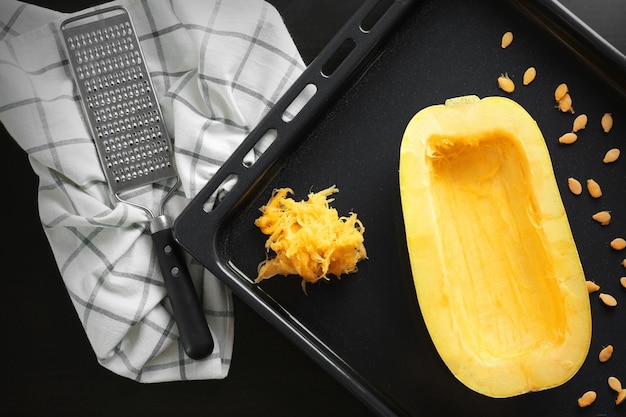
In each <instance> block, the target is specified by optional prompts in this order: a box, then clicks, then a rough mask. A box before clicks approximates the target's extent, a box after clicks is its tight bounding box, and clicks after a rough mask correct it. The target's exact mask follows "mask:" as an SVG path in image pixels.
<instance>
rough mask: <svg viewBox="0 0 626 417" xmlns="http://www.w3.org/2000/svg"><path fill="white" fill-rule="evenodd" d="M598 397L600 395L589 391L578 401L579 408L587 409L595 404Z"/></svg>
mask: <svg viewBox="0 0 626 417" xmlns="http://www.w3.org/2000/svg"><path fill="white" fill-rule="evenodd" d="M597 397H598V395H597V394H596V392H595V391H587V392H585V393H584V394H583V395H582V396H581V397H580V398H579V399H578V406H579V407H587V406H589V405H591V404H593V402H594V401H595V400H596V398H597Z"/></svg>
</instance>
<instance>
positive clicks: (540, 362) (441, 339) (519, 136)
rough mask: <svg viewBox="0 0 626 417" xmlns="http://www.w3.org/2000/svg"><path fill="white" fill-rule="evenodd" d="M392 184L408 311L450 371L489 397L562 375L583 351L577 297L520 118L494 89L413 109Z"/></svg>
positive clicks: (571, 265)
mask: <svg viewBox="0 0 626 417" xmlns="http://www.w3.org/2000/svg"><path fill="white" fill-rule="evenodd" d="M400 191H401V197H402V208H403V216H404V222H405V227H406V235H407V245H408V251H409V256H410V261H411V269H412V272H413V280H414V285H415V290H416V294H417V297H418V301H419V305H420V309H421V311H422V315H423V317H424V321H425V323H426V326H427V328H428V331H429V333H430V336H431V338H432V340H433V343H434V345H435V347H436V349H437V351H438V352H439V354H440V356H441V358H442V359H443V361H444V362H445V363H446V365H447V366H448V368H449V369H450V371H451V372H452V373H453V374H454V375H455V376H456V377H457V378H458V379H459V380H460V381H461V382H462V383H464V384H465V385H466V386H468V387H469V388H471V389H473V390H475V391H477V392H479V393H482V394H485V395H488V396H491V397H509V396H513V395H518V394H522V393H525V392H529V391H537V390H542V389H546V388H550V387H554V386H557V385H560V384H562V383H564V382H565V381H567V380H569V379H570V378H571V377H572V376H573V375H574V374H575V373H576V372H577V370H578V369H579V368H580V366H581V365H582V363H583V362H584V360H585V357H586V355H587V352H588V349H589V343H590V339H591V313H590V306H589V298H588V292H587V289H586V285H585V277H584V273H583V269H582V266H581V264H580V260H579V258H578V252H577V250H576V246H575V244H574V240H573V237H572V234H571V231H570V228H569V222H568V220H567V216H566V214H565V210H564V208H563V204H562V201H561V197H560V194H559V190H558V188H557V185H556V181H555V179H554V173H553V170H552V164H551V161H550V157H549V154H548V151H547V148H546V145H545V141H544V139H543V136H542V134H541V131H540V130H539V128H538V126H537V124H536V123H535V121H534V120H533V119H532V118H531V116H530V115H529V114H528V113H527V112H526V111H525V110H524V109H523V108H522V107H521V106H519V105H518V104H517V103H515V102H514V101H512V100H510V99H508V98H504V97H488V98H484V99H482V100H479V99H478V97H475V96H469V97H463V98H457V99H452V100H449V101H447V102H446V105H437V106H431V107H428V108H426V109H424V110H422V111H420V112H419V113H418V114H417V115H415V117H414V118H413V119H412V120H411V121H410V123H409V125H408V126H407V129H406V131H405V135H404V138H403V141H402V145H401V152H400Z"/></svg>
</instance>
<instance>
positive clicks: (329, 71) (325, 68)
mask: <svg viewBox="0 0 626 417" xmlns="http://www.w3.org/2000/svg"><path fill="white" fill-rule="evenodd" d="M355 47H356V42H355V41H354V39H346V40H345V41H343V43H342V44H341V45H340V46H339V48H337V50H336V51H335V52H334V53H333V54H332V55H331V57H330V58H328V60H327V61H326V62H325V63H324V65H322V75H324V76H325V77H330V76H331V75H333V73H334V72H335V71H336V70H337V68H339V66H340V65H341V63H342V62H343V61H345V59H346V58H347V57H348V55H350V53H351V52H352V51H353V50H354V48H355Z"/></svg>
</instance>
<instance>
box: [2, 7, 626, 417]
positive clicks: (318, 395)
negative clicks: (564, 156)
mask: <svg viewBox="0 0 626 417" xmlns="http://www.w3.org/2000/svg"><path fill="white" fill-rule="evenodd" d="M100 2H101V1H94V0H91V1H64V2H60V1H52V0H49V1H47V0H38V1H31V3H36V4H39V5H42V6H45V7H50V8H52V9H56V10H60V11H66V12H70V11H77V10H80V9H83V8H85V7H88V6H90V5H94V4H97V3H100ZM561 2H562V3H563V4H564V5H565V6H566V7H568V8H569V9H570V10H571V11H572V12H573V13H574V14H576V15H577V16H579V17H580V18H581V19H582V20H583V21H584V22H586V23H587V24H588V25H589V26H590V27H591V28H592V29H594V30H595V31H597V32H598V33H599V34H600V35H601V36H603V37H604V38H605V39H606V40H607V41H609V42H610V43H611V44H613V45H614V46H615V47H616V48H617V49H619V50H620V51H622V52H623V53H626V2H625V1H624V0H594V1H588V0H561ZM270 3H272V4H274V5H275V6H276V8H277V9H278V10H279V12H280V13H281V14H282V16H283V18H284V20H285V23H286V25H287V27H288V28H289V29H290V31H291V33H292V36H293V38H294V40H295V42H296V44H297V46H298V48H299V49H300V52H301V54H302V56H303V58H304V60H305V62H306V63H309V62H311V61H312V60H313V59H314V58H315V56H316V55H317V54H318V53H319V52H320V50H321V49H322V48H323V47H324V46H325V45H326V43H327V42H328V41H329V40H330V39H331V37H332V36H333V35H334V34H335V33H336V32H337V31H338V30H339V28H340V27H341V26H342V25H343V24H344V22H345V21H346V20H347V19H348V18H349V17H350V16H351V14H352V13H353V12H354V11H355V10H356V9H357V8H358V6H359V5H360V4H361V3H362V0H271V1H270ZM0 87H1V86H0ZM0 135H1V136H2V142H1V144H2V148H3V157H4V158H3V159H4V163H2V164H0V167H1V168H0V169H1V170H2V176H1V177H2V178H3V180H4V181H3V182H4V187H5V190H4V197H3V203H2V206H1V210H2V211H1V213H2V218H3V219H4V220H3V224H4V225H5V228H6V232H7V233H5V237H7V242H5V244H4V245H3V248H4V249H2V251H0V254H1V255H0V256H1V259H2V263H1V264H2V266H3V269H4V271H5V272H4V274H3V275H4V283H3V290H2V295H3V296H2V301H0V315H1V317H2V328H3V337H2V343H1V348H0V349H1V351H2V357H3V359H4V362H5V364H4V366H3V367H2V370H3V376H2V379H3V380H4V388H3V389H2V390H0V393H1V394H0V399H1V401H0V409H2V410H3V412H2V414H3V415H10V416H57V415H59V416H74V415H76V416H96V415H103V416H126V415H128V416H130V415H133V416H144V415H146V416H148V415H149V416H200V415H210V416H368V415H371V412H370V411H369V410H368V409H366V408H365V406H363V405H362V404H361V403H360V402H359V400H357V399H356V398H355V397H354V396H353V395H352V394H351V393H349V392H348V391H347V390H346V389H344V388H343V387H342V386H341V385H339V384H338V383H337V382H336V381H335V380H334V379H333V378H332V377H331V376H330V375H328V374H327V373H326V372H325V371H323V370H322V369H321V368H319V367H318V365H316V364H315V363H313V361H312V360H310V359H309V358H308V357H307V356H306V355H304V353H302V352H301V351H300V350H299V349H298V348H297V347H296V346H295V345H293V344H292V343H291V342H290V341H288V340H287V339H286V338H285V337H284V336H283V335H282V334H280V333H278V332H277V331H276V330H275V329H273V328H272V327H271V326H270V325H269V324H267V323H266V322H265V321H264V319H262V318H260V317H259V316H258V315H257V314H256V313H255V312H253V311H252V310H251V309H250V308H249V307H248V306H246V305H245V304H244V303H243V302H241V301H240V300H238V299H237V298H235V320H236V325H235V347H234V352H233V360H232V365H231V370H230V374H229V376H228V377H227V378H226V379H225V380H217V381H216V380H209V381H191V382H172V383H161V384H140V383H137V382H133V381H130V380H127V379H125V378H122V377H120V376H117V375H115V374H113V373H111V372H110V371H108V370H106V369H105V368H103V367H101V366H100V365H99V364H98V363H97V361H96V358H95V356H94V354H93V352H92V350H91V347H90V345H89V343H88V341H87V338H86V336H85V334H84V331H83V329H82V327H81V325H80V322H79V319H78V317H77V315H76V312H75V310H74V308H73V307H72V305H71V302H70V299H69V296H68V294H67V292H66V290H65V287H64V285H63V282H62V280H61V277H60V275H59V272H58V270H57V267H56V264H55V262H54V259H53V257H52V253H51V251H50V248H49V245H48V242H47V240H46V238H45V235H44V233H43V230H42V227H41V224H40V222H39V217H38V213H37V195H36V194H37V178H36V177H35V175H34V174H33V172H32V171H31V168H30V165H29V163H28V160H27V157H26V154H25V153H24V152H23V151H22V150H21V149H20V148H19V147H18V146H17V145H16V144H15V142H14V141H13V140H12V139H11V138H10V136H9V135H8V134H7V132H6V130H4V128H3V127H2V126H0Z"/></svg>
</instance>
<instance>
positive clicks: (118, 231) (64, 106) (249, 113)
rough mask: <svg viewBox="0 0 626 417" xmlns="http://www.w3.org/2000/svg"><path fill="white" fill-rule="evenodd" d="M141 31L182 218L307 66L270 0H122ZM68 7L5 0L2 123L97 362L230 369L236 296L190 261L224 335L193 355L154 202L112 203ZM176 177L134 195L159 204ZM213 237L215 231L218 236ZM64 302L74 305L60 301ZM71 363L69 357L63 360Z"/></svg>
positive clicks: (170, 210)
mask: <svg viewBox="0 0 626 417" xmlns="http://www.w3.org/2000/svg"><path fill="white" fill-rule="evenodd" d="M112 4H119V5H122V6H124V7H126V8H127V10H128V11H129V13H130V15H131V18H132V19H133V21H134V24H135V26H136V31H137V34H138V35H139V39H140V42H141V46H142V49H143V52H144V54H145V59H146V64H147V67H148V69H149V71H150V73H151V76H152V80H153V83H154V85H155V90H156V93H157V97H158V99H159V101H160V104H161V107H162V110H163V114H164V118H165V121H166V124H167V128H168V130H169V133H170V134H171V137H172V140H173V143H174V152H175V158H176V164H177V167H178V171H179V175H180V177H181V180H182V187H181V189H180V190H179V191H178V192H177V193H176V194H175V195H174V197H173V198H172V199H171V200H170V201H169V202H168V203H167V205H166V213H167V214H169V215H170V216H172V217H176V216H177V215H178V214H179V213H180V212H181V210H182V209H183V208H184V207H185V205H186V204H187V203H188V202H189V199H191V198H193V197H194V195H196V193H197V192H198V191H199V190H200V189H201V188H202V186H203V185H204V184H205V183H206V182H207V181H208V180H209V179H210V178H211V177H212V176H213V174H214V173H215V172H216V170H217V169H218V168H219V166H220V165H221V164H222V163H223V162H224V161H225V160H226V159H227V158H228V157H229V155H230V154H231V153H232V152H233V151H234V149H235V148H236V147H237V145H238V144H239V143H240V142H241V141H242V140H243V139H244V138H245V137H246V135H247V134H248V133H249V132H250V130H251V129H252V128H253V127H254V126H255V125H256V124H257V123H258V122H259V121H260V119H261V118H262V117H263V116H264V115H265V114H266V113H267V112H268V110H269V109H270V108H271V107H272V105H273V104H274V103H275V102H276V101H277V100H278V99H279V97H280V96H281V95H282V94H283V93H284V92H285V91H286V89H287V88H288V87H289V86H290V85H291V84H292V83H293V81H295V79H296V78H297V77H298V76H299V75H300V74H301V72H302V71H303V70H304V63H303V62H302V60H301V58H300V55H299V54H298V51H297V49H296V47H295V45H294V43H293V41H292V39H291V37H290V35H289V33H288V31H287V29H286V27H285V26H284V23H283V21H282V19H281V17H280V15H279V14H278V13H277V11H276V10H275V9H274V8H273V7H272V6H271V5H269V4H268V3H265V2H263V1H261V0H150V1H146V0H122V1H118V2H114V3H107V4H106V5H102V6H98V8H102V7H104V6H110V5H112ZM67 17H69V15H66V14H62V13H58V12H55V11H52V10H47V9H44V8H41V7H37V6H33V5H29V4H25V3H22V2H19V1H15V0H2V2H0V89H1V90H0V121H1V122H2V124H3V125H4V126H5V128H6V129H7V131H8V132H9V133H10V134H11V136H12V137H13V138H14V139H15V141H16V142H17V143H18V144H19V146H20V147H21V148H22V149H24V150H25V151H26V152H27V154H28V155H29V160H30V162H31V165H32V168H33V170H34V172H35V173H36V174H37V175H38V176H39V190H38V200H39V203H38V204H39V211H40V217H41V222H42V225H43V228H44V230H45V233H46V235H47V237H48V240H49V243H50V246H51V248H52V251H53V253H54V256H55V259H56V262H57V264H58V267H59V271H60V273H61V276H62V278H63V281H64V283H65V286H66V288H67V291H68V293H69V295H70V298H71V300H72V302H73V305H74V307H75V308H76V311H77V313H78V316H79V318H80V320H81V323H82V324H83V327H84V329H85V332H86V334H87V336H88V339H89V341H90V343H91V346H92V347H93V350H94V352H95V355H96V357H97V360H98V361H99V363H100V364H102V365H103V366H104V367H106V368H108V369H110V370H111V371H113V372H115V373H117V374H119V375H123V376H125V377H128V378H131V379H134V380H136V381H140V382H160V381H173V380H191V379H213V378H224V377H226V375H227V374H228V370H229V366H230V361H231V354H232V347H233V328H234V316H233V307H232V298H231V294H230V292H229V291H228V289H227V288H226V287H224V285H223V284H222V283H221V282H219V281H218V280H217V279H216V278H215V277H214V276H213V275H211V274H210V273H209V272H208V271H206V270H205V269H203V268H202V266H201V265H199V264H198V263H197V262H193V261H192V260H191V259H189V269H190V273H191V275H192V279H193V281H194V285H195V286H196V288H197V290H198V292H199V295H200V297H201V301H202V305H203V309H204V311H205V314H206V317H207V321H208V323H209V326H210V328H211V331H212V333H213V337H214V339H215V341H216V347H215V350H214V352H213V354H212V355H211V356H209V357H208V358H206V359H203V360H198V361H196V360H191V359H189V358H188V357H186V356H185V354H184V351H183V348H182V346H181V343H180V342H179V339H178V330H177V327H176V324H175V322H174V320H173V318H172V313H171V308H170V305H169V301H168V299H167V297H166V292H165V288H164V285H163V279H162V276H161V273H160V271H159V267H158V264H157V261H156V258H155V254H154V251H153V247H152V240H151V237H150V234H149V232H148V230H147V220H148V218H147V215H146V214H145V213H144V211H142V210H140V209H137V208H135V207H133V206H131V205H129V204H125V203H121V202H119V201H117V200H116V199H115V198H113V197H112V196H111V194H110V191H109V188H108V186H107V184H106V182H105V178H104V174H103V172H102V170H101V168H100V164H99V160H98V157H97V154H96V148H95V145H94V142H93V139H92V137H91V135H90V133H89V129H88V126H87V125H86V122H85V118H84V116H83V114H82V112H81V106H80V101H79V100H80V99H79V96H78V90H77V88H76V86H75V84H74V83H73V81H72V77H71V75H70V74H71V73H70V69H69V68H68V60H67V58H66V56H65V53H64V51H63V47H62V40H61V35H60V30H59V25H60V23H61V22H62V21H63V20H64V19H65V18H67ZM171 186H172V184H171V183H167V182H166V183H164V184H157V185H154V186H148V187H142V188H141V189H140V190H138V192H137V193H135V194H136V195H134V196H133V198H132V200H133V201H135V202H138V203H143V204H146V205H148V206H150V207H153V208H156V207H157V206H158V203H159V202H160V201H161V199H162V197H163V195H164V194H165V193H166V192H167V191H168V189H169V188H170V187H171ZM207 239H209V237H208V236H207ZM59 302H63V300H59ZM59 366H62V364H59Z"/></svg>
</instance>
